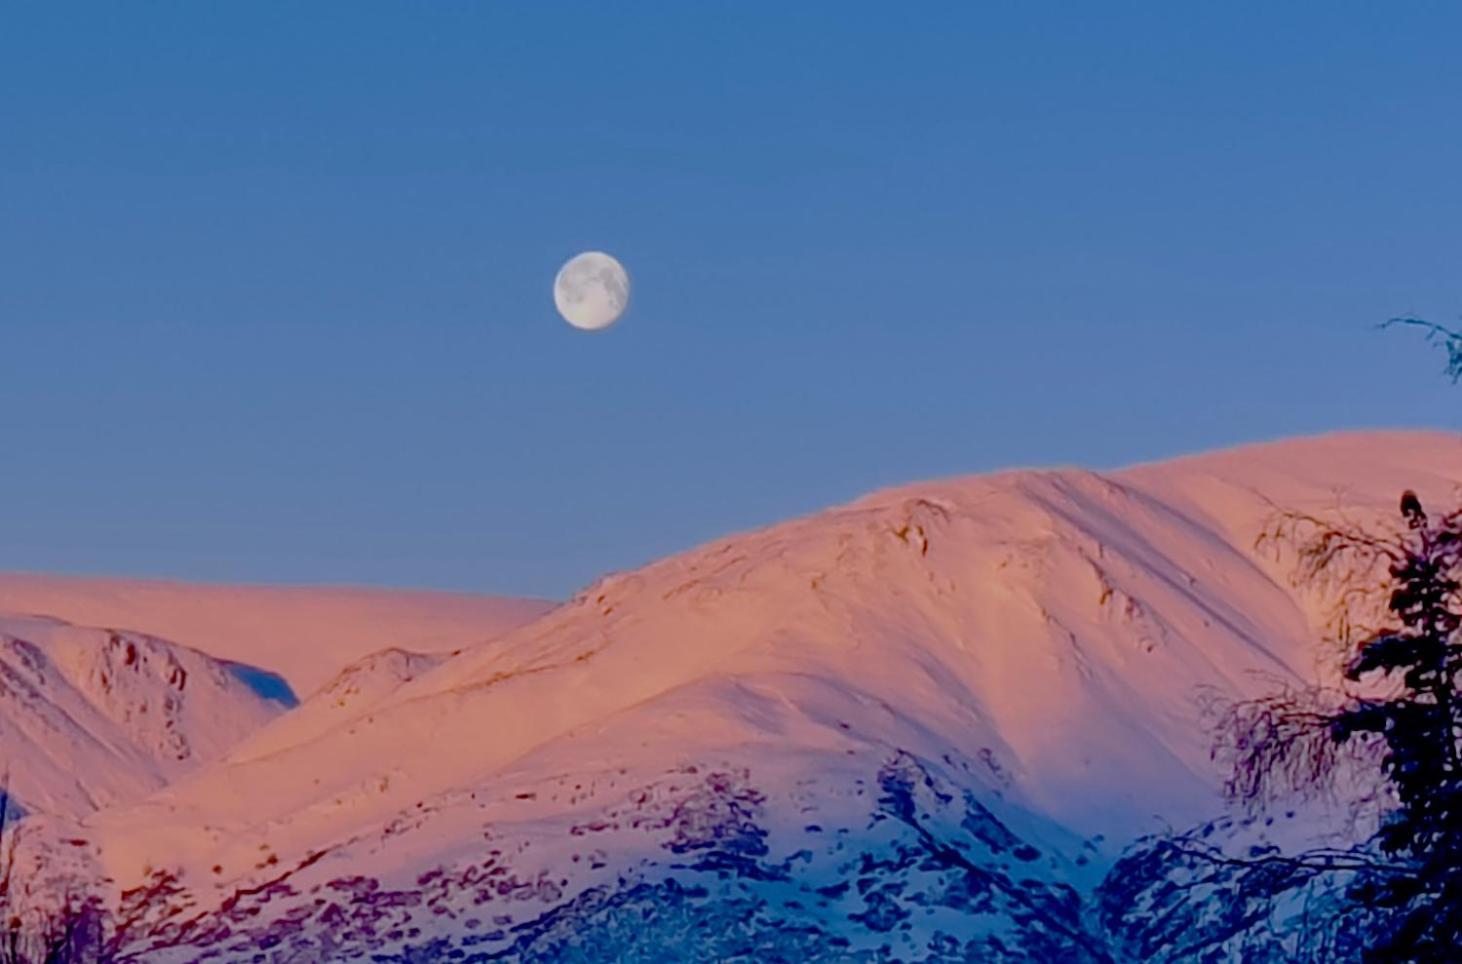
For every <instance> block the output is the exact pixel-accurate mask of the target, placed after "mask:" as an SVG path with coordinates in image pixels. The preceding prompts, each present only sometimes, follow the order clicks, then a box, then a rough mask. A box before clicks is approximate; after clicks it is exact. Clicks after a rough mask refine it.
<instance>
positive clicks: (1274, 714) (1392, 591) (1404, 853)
mask: <svg viewBox="0 0 1462 964" xmlns="http://www.w3.org/2000/svg"><path fill="white" fill-rule="evenodd" d="M1264 539H1265V540H1266V541H1271V542H1282V543H1286V544H1288V545H1290V546H1291V547H1293V549H1294V550H1295V551H1296V553H1297V558H1298V572H1297V575H1298V576H1299V577H1300V578H1301V579H1303V580H1305V581H1309V582H1318V583H1320V584H1322V585H1324V586H1325V587H1326V588H1329V589H1331V590H1333V591H1334V592H1335V594H1336V598H1337V600H1338V604H1339V610H1338V615H1339V617H1340V623H1339V624H1340V629H1341V636H1342V638H1343V639H1346V640H1349V641H1350V642H1349V645H1348V646H1347V647H1346V650H1345V651H1344V652H1343V654H1342V657H1343V662H1342V666H1341V667H1340V668H1341V670H1342V674H1343V680H1344V682H1343V683H1342V684H1340V686H1339V687H1337V688H1333V689H1325V688H1323V687H1315V688H1313V689H1309V690H1294V689H1283V690H1280V691H1278V692H1276V693H1274V694H1270V695H1267V696H1264V697H1261V698H1259V699H1256V700H1250V701H1245V702H1240V703H1235V704H1232V705H1231V706H1230V707H1228V710H1227V712H1226V713H1225V715H1224V717H1223V722H1222V726H1221V728H1220V731H1219V732H1220V740H1219V742H1218V745H1217V753H1218V754H1219V755H1220V756H1222V757H1223V758H1224V759H1225V761H1226V762H1227V763H1229V765H1230V767H1231V775H1230V777H1229V780H1228V783H1227V785H1226V790H1227V791H1228V794H1229V796H1230V797H1231V798H1232V799H1234V800H1236V801H1239V802H1241V803H1245V804H1250V805H1255V804H1263V803H1264V802H1266V801H1269V800H1272V799H1273V798H1275V797H1277V796H1280V795H1283V794H1286V793H1291V792H1295V791H1301V792H1304V791H1308V790H1314V789H1316V788H1318V787H1322V786H1324V785H1326V784H1327V782H1328V781H1329V780H1331V779H1332V777H1333V776H1334V775H1335V773H1336V772H1337V770H1338V769H1339V764H1340V763H1341V762H1342V760H1343V759H1347V758H1348V759H1350V760H1356V759H1361V760H1365V759H1372V760H1374V761H1375V762H1376V764H1377V766H1378V767H1379V772H1380V775H1381V777H1382V780H1383V783H1384V788H1385V791H1386V797H1387V799H1386V801H1385V804H1386V805H1385V810H1384V814H1383V816H1382V819H1381V821H1380V825H1379V829H1378V831H1377V832H1376V834H1375V836H1374V838H1373V839H1371V840H1369V841H1367V842H1365V843H1364V844H1362V845H1360V846H1357V847H1356V848H1354V849H1353V850H1350V851H1342V852H1338V853H1337V852H1336V851H1323V852H1321V851H1314V852H1309V853H1303V854H1298V855H1293V856H1281V855H1274V854H1266V855H1265V856H1264V860H1265V861H1268V862H1281V863H1283V862H1288V863H1291V864H1293V865H1295V866H1302V867H1308V868H1312V869H1315V870H1317V871H1319V870H1325V871H1344V872H1349V873H1353V874H1354V875H1355V877H1354V880H1353V883H1352V884H1351V885H1350V886H1349V888H1348V890H1347V897H1348V899H1350V900H1352V901H1355V902H1359V903H1361V904H1364V905H1365V906H1366V907H1367V908H1369V910H1370V911H1371V913H1372V917H1373V919H1374V920H1375V921H1376V922H1378V925H1377V927H1376V932H1375V933H1374V934H1371V935H1369V936H1368V939H1367V941H1366V943H1367V949H1366V951H1365V954H1364V956H1365V957H1366V958H1367V959H1371V960H1378V961H1393V960H1395V961H1451V960H1457V959H1458V954H1459V949H1462V746H1459V740H1462V692H1459V689H1458V687H1459V682H1462V638H1459V628H1462V510H1456V511H1453V512H1450V513H1448V514H1445V515H1438V516H1428V515H1427V513H1426V511H1425V509H1424V508H1423V507H1422V504H1421V502H1420V500H1419V499H1418V498H1417V497H1416V495H1415V493H1412V492H1406V493H1404V494H1403V496H1402V498H1401V505H1400V524H1399V525H1396V526H1394V527H1393V528H1391V529H1389V530H1385V531H1380V532H1377V531H1375V530H1373V529H1366V528H1362V527H1359V526H1355V525H1350V524H1344V523H1340V524H1337V523H1336V522H1334V521H1332V520H1324V519H1320V518H1317V517H1315V516H1310V515H1304V514H1296V513H1288V514H1285V515H1283V516H1281V517H1279V518H1278V520H1277V521H1276V522H1275V523H1274V525H1273V526H1272V528H1271V529H1270V530H1269V531H1268V532H1266V533H1265V536H1264ZM1372 602H1379V605H1375V606H1372V605H1369V603H1372ZM1367 614H1374V615H1376V616H1378V617H1379V618H1378V619H1376V622H1375V623H1374V624H1373V625H1371V627H1370V628H1365V627H1366V625H1367V623H1366V622H1365V621H1366V619H1367V618H1368V616H1367ZM1356 750H1360V751H1361V752H1360V753H1359V754H1356V753H1355V752H1354V751H1356ZM1224 859H1230V858H1226V857H1225V858H1224Z"/></svg>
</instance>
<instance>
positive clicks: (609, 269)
mask: <svg viewBox="0 0 1462 964" xmlns="http://www.w3.org/2000/svg"><path fill="white" fill-rule="evenodd" d="M553 303H554V305H555V306H557V308H558V313H559V314H561V315H563V318H564V321H567V322H568V323H569V324H571V325H573V326H574V327H575V328H579V329H582V330H584V331H599V330H600V329H603V328H608V327H609V326H610V325H612V324H614V323H615V321H617V320H618V319H619V316H620V315H622V314H624V309H625V308H626V307H628V305H629V275H628V274H626V273H625V270H624V265H622V264H620V263H619V262H618V261H616V260H614V258H612V257H610V256H609V255H607V254H605V253H604V252H602V251H585V252H584V253H583V254H577V255H574V256H573V257H572V258H570V259H569V260H568V262H567V263H566V264H565V265H564V266H563V267H562V268H559V269H558V276H557V277H555V278H554V279H553Z"/></svg>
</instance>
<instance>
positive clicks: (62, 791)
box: [0, 614, 284, 816]
mask: <svg viewBox="0 0 1462 964" xmlns="http://www.w3.org/2000/svg"><path fill="white" fill-rule="evenodd" d="M283 710H284V707H283V706H282V705H280V704H279V703H277V702H274V701H271V700H268V699H264V698H262V697H260V696H259V695H257V694H256V693H255V692H254V690H253V689H252V688H250V687H249V686H248V685H246V684H245V683H244V682H242V681H241V680H240V679H239V678H238V677H237V675H236V674H235V673H234V672H232V671H231V670H230V669H229V668H228V667H227V666H225V665H224V664H222V663H220V662H219V661H217V660H215V659H212V658H211V657H208V656H206V655H204V654H202V653H199V652H196V651H194V650H191V649H188V648H186V647H183V646H178V645H176V644H173V643H169V642H166V641H164V640H160V639H155V638H153V637H150V636H144V635H141V634H137V633H118V632H113V631H111V630H103V629H86V628H82V627H77V626H72V625H70V624H68V623H63V622H61V621H59V620H56V619H49V618H41V617H25V616H10V615H3V614H0V766H4V767H5V769H6V770H7V771H8V780H7V787H8V789H9V791H10V792H11V793H12V794H14V796H15V797H16V798H17V799H18V801H19V802H20V805H21V806H22V807H23V808H24V809H25V810H26V811H27V812H37V813H49V814H60V815H65V816H80V815H83V814H85V813H89V812H90V811H92V810H94V809H96V808H97V807H101V806H107V805H110V804H116V803H121V802H126V801H131V800H136V799H138V798H140V797H142V796H144V795H145V794H147V793H149V792H151V791H153V790H156V789H157V788H158V787H160V786H162V785H163V784H164V783H166V782H167V781H169V780H171V779H173V778H175V777H177V776H179V775H181V774H183V773H186V772H187V771H188V770H190V769H192V768H194V767H196V766H198V765H200V764H202V763H206V762H209V761H211V760H214V759H216V758H218V757H219V756H221V755H222V754H223V753H224V751H225V750H227V749H229V748H230V747H231V746H233V744H235V743H236V742H238V740H239V739H241V738H242V737H243V736H245V735H247V734H249V733H251V732H253V731H255V730H257V729H258V728H259V727H261V726H263V725H264V724H265V723H266V722H268V721H269V720H270V719H272V718H273V717H275V716H277V715H279V714H280V713H282V712H283Z"/></svg>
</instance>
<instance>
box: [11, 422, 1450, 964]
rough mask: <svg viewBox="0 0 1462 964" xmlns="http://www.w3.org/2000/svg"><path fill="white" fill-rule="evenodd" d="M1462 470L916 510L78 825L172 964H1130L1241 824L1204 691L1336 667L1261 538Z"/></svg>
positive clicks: (728, 550) (1069, 480)
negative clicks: (1126, 891) (1144, 928)
mask: <svg viewBox="0 0 1462 964" xmlns="http://www.w3.org/2000/svg"><path fill="white" fill-rule="evenodd" d="M1458 480H1462V437H1459V436H1456V435H1451V434H1444V433H1413V432H1390V433H1365V434H1347V435H1337V436H1326V437H1320V438H1314V439H1301V440H1296V441H1290V442H1282V443H1276V444H1270V445H1260V446H1252V447H1248V448H1243V449H1236V450H1232V451H1225V452H1220V453H1216V454H1211V455H1203V456H1196V457H1191V458H1185V459H1179V460H1175V461H1171V462H1167V463H1161V464H1152V465H1144V466H1139V467H1136V468H1132V469H1127V470H1123V471H1118V472H1111V473H1097V472H1090V471H1083V470H1064V469H1063V470H1051V471H1017V472H1006V473H1000V474H995V475H988V476H977V477H971V478H964V479H953V480H947V481H939V482H930V483H921V484H917V485H910V486H905V487H901V488H897V489H891V490H888V491H884V492H880V493H876V494H874V495H871V496H868V497H866V498H864V499H861V500H859V501H857V502H854V503H852V504H850V505H848V506H845V507H841V508H836V509H832V510H829V511H826V512H823V513H820V514H817V515H814V516H810V517H807V518H803V519H797V520H793V521H790V522H786V523H782V524H780V525H776V526H772V527H770V528H767V529H763V530H760V531H757V532H752V533H747V534H742V535H737V536H733V537H730V538H727V539H723V540H720V541H718V542H714V543H712V544H709V545H707V546H704V547H701V548H698V549H695V550H692V551H689V552H686V553H683V554H680V555H677V556H673V557H671V558H668V559H665V560H663V561H660V562H657V563H655V564H652V565H650V566H647V567H645V568H643V569H641V570H638V571H636V572H631V573H622V574H615V575H612V576H608V577H606V578H604V579H602V580H601V581H599V582H598V583H596V584H595V585H593V586H591V587H589V588H587V589H585V590H584V591H582V592H581V593H580V594H578V595H577V596H576V597H575V598H574V599H573V600H572V601H571V602H569V603H568V604H566V605H564V606H561V607H559V608H557V609H554V610H552V611H550V612H547V613H546V614H544V615H542V616H541V617H540V618H537V619H536V620H533V621H531V622H528V623H527V624H526V625H521V626H519V627H518V628H516V629H513V630H512V631H510V632H506V633H504V634H502V635H498V636H495V637H493V638H486V637H484V638H483V641H481V642H477V643H474V644H472V645H467V646H464V647H463V648H461V650H460V652H457V653H455V654H450V655H449V654H443V653H441V652H437V653H435V654H427V653H419V654H418V653H413V652H411V650H412V649H413V647H412V646H411V645H409V643H408V641H406V640H398V641H394V642H393V643H392V645H393V646H395V647H396V649H394V650H393V651H390V652H382V653H380V654H377V655H374V656H369V657H367V658H365V659H363V660H357V659H356V658H357V657H359V656H361V655H363V654H361V653H352V654H350V658H349V659H344V658H342V659H340V660H339V661H338V662H337V663H336V667H337V668H339V667H341V666H343V664H345V663H347V662H351V663H353V665H350V666H349V667H346V668H344V669H343V670H342V671H341V672H340V674H339V675H338V676H336V678H335V679H334V680H333V681H332V682H328V683H326V684H325V685H324V686H323V687H321V688H320V689H319V690H318V691H317V692H316V693H315V694H314V695H313V696H312V697H311V698H309V699H306V700H305V701H304V702H303V703H302V704H301V705H300V706H299V707H297V708H296V709H294V710H292V711H290V712H288V713H284V714H279V715H275V716H273V718H272V719H269V720H268V722H267V723H265V721H264V720H263V719H262V718H261V719H260V720H259V721H258V724H259V725H258V726H257V728H256V729H255V730H254V731H253V732H252V734H251V735H249V736H247V737H245V738H242V739H240V740H239V741H237V742H236V743H233V744H232V745H231V748H230V749H229V750H228V751H227V752H225V753H222V754H221V755H218V756H217V758H215V759H212V760H210V761H209V762H207V763H206V764H205V765H203V766H200V767H198V768H196V769H191V770H189V771H188V772H186V773H182V774H180V775H178V776H177V777H176V779H174V780H173V781H172V782H171V783H170V784H169V785H168V786H167V787H165V788H163V789H161V790H159V791H157V792H155V793H153V794H152V795H150V796H149V797H147V798H146V799H145V800H142V801H140V802H131V803H128V802H126V801H123V802H124V803H125V804H126V805H120V806H115V807H111V808H108V809H105V810H102V811H100V812H98V813H95V814H93V815H91V816H89V817H87V818H86V819H85V822H84V825H83V827H82V828H81V830H80V833H81V834H82V836H84V837H85V839H87V840H88V841H89V849H88V854H89V855H90V858H89V859H90V860H91V862H92V872H93V873H95V874H96V875H97V876H98V877H99V878H100V877H101V876H103V875H104V876H105V877H106V878H108V879H110V881H111V882H112V885H111V886H113V887H114V888H115V891H114V893H116V894H117V895H118V896H117V898H116V899H117V900H119V901H120V902H121V903H120V906H121V915H122V918H123V919H124V920H126V921H128V924H127V926H128V928H130V931H129V933H130V935H131V938H130V941H131V943H130V945H129V946H130V947H132V949H133V951H134V952H135V953H137V954H140V955H143V957H142V958H139V959H146V960H150V961H151V960H157V961H169V960H176V961H191V960H209V959H213V960H250V959H254V960H278V961H293V960H299V961H304V960H330V959H342V960H343V959H351V958H352V957H361V958H362V959H366V957H364V956H366V955H374V957H372V958H369V959H375V960H403V961H404V960H426V959H433V960H435V959H442V960H448V959H451V960H490V959H514V960H518V959H524V960H583V961H593V960H605V959H614V958H623V959H651V960H655V959H667V958H670V959H735V958H738V957H739V958H743V959H758V960H775V959H792V958H798V959H809V960H824V959H825V960H857V959H864V960H889V959H897V960H964V959H981V960H1002V959H1008V960H1052V959H1060V960H1092V961H1103V960H1116V959H1122V958H1123V952H1122V950H1121V949H1120V948H1119V947H1118V945H1117V944H1116V943H1114V941H1113V940H1112V938H1111V936H1110V933H1109V931H1108V930H1105V929H1104V927H1103V924H1102V920H1101V919H1100V918H1101V915H1099V914H1098V913H1097V912H1096V911H1095V910H1094V909H1093V895H1094V893H1095V892H1096V890H1097V888H1098V886H1099V885H1100V884H1102V881H1103V878H1104V876H1105V875H1106V874H1107V873H1108V871H1109V870H1110V869H1111V868H1112V866H1113V863H1114V861H1115V860H1116V859H1117V857H1118V856H1119V855H1120V854H1121V853H1122V852H1123V851H1124V849H1125V848H1127V847H1128V846H1129V845H1130V844H1131V843H1132V842H1133V841H1134V840H1135V839H1136V838H1137V837H1139V836H1140V835H1142V834H1145V833H1150V832H1153V831H1156V830H1160V829H1162V828H1163V827H1165V826H1177V827H1182V826H1188V825H1191V824H1194V823H1197V822H1200V821H1203V820H1205V819H1208V818H1211V817H1214V816H1216V815H1217V814H1219V813H1221V811H1222V804H1221V801H1220V800H1219V797H1218V794H1217V789H1218V786H1219V780H1220V776H1219V774H1218V772H1217V771H1216V768H1215V766H1214V764H1213V763H1211V762H1210V759H1209V745H1210V736H1209V733H1208V730H1207V728H1206V727H1207V724H1206V721H1205V719H1204V717H1203V713H1202V706H1203V702H1204V699H1205V697H1208V696H1212V695H1215V694H1217V695H1221V696H1229V697H1232V696H1240V695H1245V694H1253V693H1257V692H1261V691H1264V690H1267V689H1269V688H1270V687H1271V686H1272V684H1273V680H1275V679H1280V680H1285V679H1288V680H1298V679H1309V678H1311V677H1313V676H1314V674H1315V673H1316V672H1317V671H1323V668H1324V667H1323V665H1322V663H1321V662H1320V655H1321V653H1322V649H1321V647H1319V646H1318V645H1317V642H1318V640H1319V639H1320V637H1321V636H1322V635H1323V625H1322V624H1323V616H1324V609H1323V607H1322V605H1321V601H1320V600H1318V599H1316V598H1315V597H1314V596H1313V594H1312V593H1310V592H1309V591H1307V590H1305V589H1303V588H1296V587H1295V586H1293V585H1291V583H1290V581H1289V580H1288V578H1287V572H1288V566H1287V564H1286V561H1285V560H1284V559H1282V558H1277V557H1274V556H1272V555H1268V554H1264V553H1259V552H1256V550H1255V546H1254V541H1255V537H1256V535H1257V534H1258V533H1259V531H1260V530H1261V528H1262V527H1263V525H1264V523H1265V521H1266V519H1268V518H1270V517H1271V516H1272V514H1273V513H1274V512H1275V511H1276V509H1277V508H1281V507H1282V508H1286V509H1303V510H1308V511H1313V512H1318V513H1325V512H1331V511H1336V510H1337V509H1339V508H1341V507H1343V508H1344V511H1346V512H1348V513H1350V514H1351V515H1352V516H1354V517H1356V518H1361V519H1364V518H1367V517H1371V516H1375V515H1378V514H1392V513H1394V511H1395V505H1396V502H1397V498H1398V496H1399V494H1400V493H1401V491H1402V490H1403V489H1406V488H1411V489H1415V490H1416V491H1417V492H1419V493H1420V495H1421V497H1422V499H1423V501H1424V502H1432V503H1434V504H1437V505H1443V504H1450V503H1449V500H1452V499H1455V498H1457V493H1456V484H1457V481H1458ZM4 603H5V597H4V595H3V593H0V605H4ZM358 622H359V621H358V620H356V618H355V617H352V622H351V625H358ZM180 638H184V639H187V637H186V636H185V635H184V636H181V637H180ZM188 641H189V642H193V640H188ZM196 645H199V646H200V647H202V648H204V649H207V648H208V646H207V645H205V644H204V642H198V643H196ZM215 645H216V644H215ZM424 648H426V649H432V648H433V647H424ZM210 651H212V650H210ZM271 652H272V651H271ZM215 655H220V653H215ZM227 655H228V656H229V658H239V659H247V661H249V662H252V663H254V664H256V665H261V666H264V667H265V668H269V669H276V670H277V671H279V672H281V673H284V674H285V675H286V676H289V678H290V679H291V680H292V681H293V680H294V679H295V678H296V677H297V676H300V674H303V673H305V672H306V671H305V670H304V669H303V668H302V667H295V668H288V667H285V666H284V665H282V664H274V663H271V662H270V661H269V659H268V658H266V657H267V656H269V655H270V654H269V653H263V652H260V653H252V652H250V651H248V650H247V647H245V646H243V644H242V641H241V643H240V647H239V648H237V649H233V650H230V651H229V653H228V654H227ZM291 673H294V674H295V675H291ZM300 678H304V677H302V676H300ZM68 832H71V831H69V830H68ZM123 891H130V894H128V895H126V896H125V897H123V896H122V892H123ZM1103 893H1104V895H1105V896H1104V897H1103V901H1105V902H1106V903H1105V905H1104V911H1103V913H1105V914H1106V915H1107V916H1109V917H1110V916H1111V914H1112V906H1114V905H1113V904H1112V903H1111V902H1112V901H1120V899H1121V897H1120V893H1121V892H1120V890H1119V889H1118V890H1114V889H1113V888H1112V887H1111V884H1110V881H1109V882H1108V884H1107V886H1106V888H1105V890H1104V891H1103ZM1114 894H1115V895H1117V896H1113V895H1114ZM1117 916H1118V917H1120V916H1121V914H1120V907H1119V910H1118V912H1117ZM254 955H263V956H262V957H255V956H254Z"/></svg>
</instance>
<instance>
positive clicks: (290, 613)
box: [0, 573, 552, 697]
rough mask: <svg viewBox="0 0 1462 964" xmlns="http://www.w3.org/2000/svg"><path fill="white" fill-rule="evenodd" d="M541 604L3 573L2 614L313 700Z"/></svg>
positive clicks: (534, 611) (511, 622)
mask: <svg viewBox="0 0 1462 964" xmlns="http://www.w3.org/2000/svg"><path fill="white" fill-rule="evenodd" d="M550 608H552V604H551V603H548V602H545V601H543V600H537V599H514V598H509V597H500V596H478V595H471V594H467V593H450V592H430V591H420V590H397V589H389V590H388V589H359V588H346V587H330V586H318V587H316V586H309V587H285V586H229V585H206V584H199V583H180V582H166V581H162V580H144V579H101V578H85V577H76V576H52V575H33V574H27V573H0V612H14V613H34V614H39V615H47V616H54V617H57V618H59V619H64V620H66V621H67V622H71V623H76V624H77V625H81V626H115V627H118V628H126V629H130V630H134V631H137V632H141V633H148V634H150V635H153V636H160V637H162V638H164V639H175V640H178V641H180V642H184V643H187V644H188V645H189V646H193V647H195V648H197V649H201V650H203V651H204V652H206V653H208V654H210V655H212V656H216V657H218V658H219V659H223V660H230V661H233V662H237V663H241V664H245V665H249V666H256V667H261V668H263V669H266V670H268V671H270V672H273V673H276V674H278V675H280V676H282V677H283V678H284V679H285V680H286V681H287V682H288V683H289V685H290V686H291V687H292V689H293V690H294V692H295V693H296V694H298V695H299V696H301V697H303V696H306V695H308V694H309V693H311V692H313V691H314V690H315V688H316V687H318V686H321V685H322V684H324V683H325V682H326V681H327V680H329V679H330V678H332V677H333V676H334V675H335V674H336V673H337V672H339V671H340V669H341V668H342V667H343V666H345V665H346V664H347V663H350V662H353V661H355V660H357V659H360V658H362V657H364V656H368V655H369V654H371V653H373V652H375V651H377V650H380V649H386V648H388V647H393V646H401V647H406V648H409V649H412V650H418V651H423V652H444V651H450V650H453V649H456V648H458V647H460V646H465V645H468V644H471V643H476V642H480V641H482V640H484V639H488V638H490V637H493V636H497V635H499V634H500V633H503V632H505V631H507V630H509V629H514V628H516V627H518V626H521V625H522V624H523V623H526V622H528V621H529V620H531V619H534V618H536V617H537V616H539V615H542V614H543V613H544V612H546V611H548V610H549V609H550Z"/></svg>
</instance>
